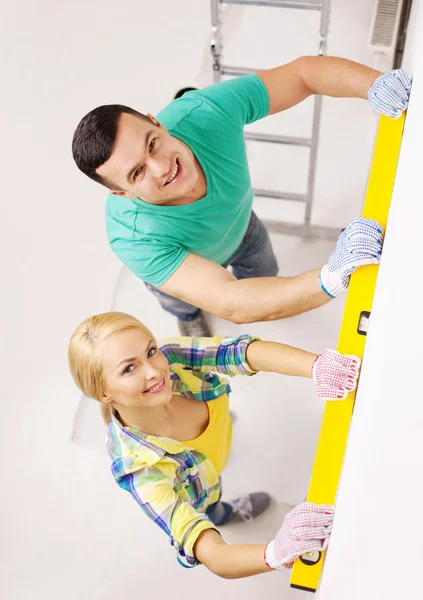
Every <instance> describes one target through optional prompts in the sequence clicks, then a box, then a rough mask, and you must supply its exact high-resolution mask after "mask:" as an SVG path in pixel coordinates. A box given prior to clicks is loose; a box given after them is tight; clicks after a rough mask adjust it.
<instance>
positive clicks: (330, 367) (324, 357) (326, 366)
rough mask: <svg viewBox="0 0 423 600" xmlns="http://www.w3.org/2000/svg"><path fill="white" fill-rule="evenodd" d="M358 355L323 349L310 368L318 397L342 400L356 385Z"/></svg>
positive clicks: (358, 363)
mask: <svg viewBox="0 0 423 600" xmlns="http://www.w3.org/2000/svg"><path fill="white" fill-rule="evenodd" d="M360 364H361V361H360V359H359V358H358V356H353V355H347V354H340V353H339V352H337V351H336V350H325V351H324V352H322V354H319V356H318V357H317V358H316V360H315V361H314V363H313V367H312V369H311V374H312V376H313V381H314V383H315V384H316V393H317V397H318V398H323V399H325V400H344V399H345V398H346V397H347V396H348V394H349V393H350V392H352V391H353V390H355V388H356V387H357V378H358V369H359V367H360Z"/></svg>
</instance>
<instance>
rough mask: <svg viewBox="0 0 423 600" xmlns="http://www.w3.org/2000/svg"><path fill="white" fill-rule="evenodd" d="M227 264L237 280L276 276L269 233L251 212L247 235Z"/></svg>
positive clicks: (276, 268)
mask: <svg viewBox="0 0 423 600" xmlns="http://www.w3.org/2000/svg"><path fill="white" fill-rule="evenodd" d="M228 264H229V265H231V266H232V270H233V274H234V275H235V277H236V278H237V279H247V278H251V277H276V275H277V274H278V271H279V267H278V262H277V260H276V256H275V253H274V251H273V248H272V243H271V241H270V237H269V233H268V231H267V229H266V228H265V226H264V225H263V223H262V222H261V221H260V219H259V218H258V217H257V216H256V214H255V213H254V212H253V211H252V212H251V218H250V223H249V225H248V229H247V233H246V234H245V236H244V239H243V240H242V242H241V245H240V247H239V248H238V250H237V251H236V252H235V254H234V255H233V256H232V258H231V259H230V260H229V262H228Z"/></svg>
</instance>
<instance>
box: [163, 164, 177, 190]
mask: <svg viewBox="0 0 423 600" xmlns="http://www.w3.org/2000/svg"><path fill="white" fill-rule="evenodd" d="M179 168H180V165H179V160H178V159H176V162H175V166H174V168H173V171H172V173H171V174H170V176H169V178H168V179H167V181H166V183H165V185H169V183H172V181H173V180H174V179H175V177H176V176H177V175H178V173H179Z"/></svg>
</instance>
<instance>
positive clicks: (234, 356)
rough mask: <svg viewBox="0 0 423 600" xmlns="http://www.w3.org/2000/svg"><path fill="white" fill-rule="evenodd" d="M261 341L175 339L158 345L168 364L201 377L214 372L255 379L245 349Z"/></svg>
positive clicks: (248, 338) (246, 338) (159, 342)
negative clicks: (199, 373) (196, 372)
mask: <svg viewBox="0 0 423 600" xmlns="http://www.w3.org/2000/svg"><path fill="white" fill-rule="evenodd" d="M254 341H260V338H257V337H251V336H250V335H247V334H243V335H240V336H238V337H236V338H229V337H227V338H224V337H222V336H221V335H216V336H214V337H212V338H203V337H175V338H167V339H164V340H159V341H158V346H159V347H160V350H161V351H162V352H163V354H164V355H165V356H166V358H167V360H168V362H169V363H170V364H173V365H177V366H179V367H182V368H185V369H190V370H192V371H201V372H203V373H206V372H209V371H216V372H217V373H222V374H224V375H229V377H233V376H234V375H255V373H257V371H253V370H252V369H251V368H250V366H249V364H248V362H247V357H246V352H247V348H248V346H249V345H250V344H251V343H252V342H254Z"/></svg>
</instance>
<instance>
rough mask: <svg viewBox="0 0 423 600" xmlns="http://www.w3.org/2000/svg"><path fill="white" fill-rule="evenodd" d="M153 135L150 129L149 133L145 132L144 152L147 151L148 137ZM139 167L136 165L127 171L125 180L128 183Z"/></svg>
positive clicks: (138, 164)
mask: <svg viewBox="0 0 423 600" xmlns="http://www.w3.org/2000/svg"><path fill="white" fill-rule="evenodd" d="M152 133H154V129H150V131H147V133H146V134H145V139H144V152H145V151H146V150H147V144H148V138H149V137H150V135H151V134H152ZM139 167H141V163H137V164H136V165H134V166H133V167H132V169H131V170H130V171H129V173H128V175H127V176H126V180H127V181H128V182H130V181H131V178H132V175H133V174H134V173H135V171H136V170H137V169H138V168H139Z"/></svg>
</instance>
